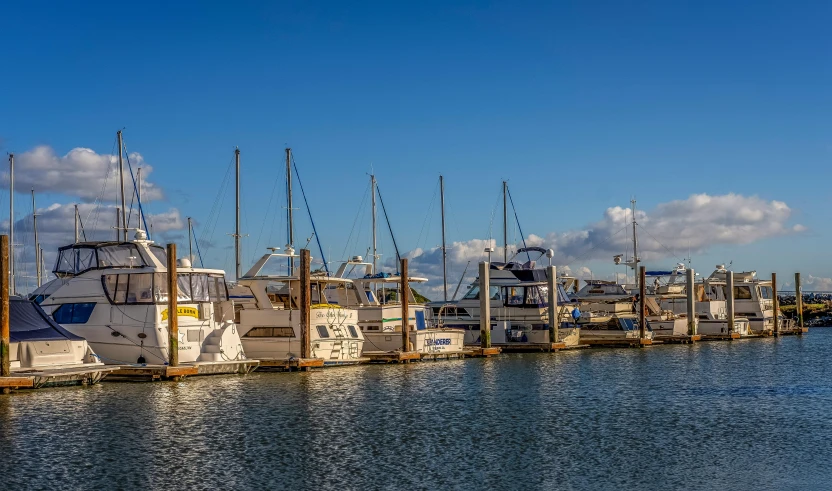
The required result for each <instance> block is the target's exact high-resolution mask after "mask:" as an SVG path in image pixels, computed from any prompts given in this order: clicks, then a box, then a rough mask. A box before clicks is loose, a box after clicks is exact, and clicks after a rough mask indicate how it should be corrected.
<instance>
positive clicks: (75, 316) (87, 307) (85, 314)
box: [52, 303, 95, 324]
mask: <svg viewBox="0 0 832 491" xmlns="http://www.w3.org/2000/svg"><path fill="white" fill-rule="evenodd" d="M94 308H95V303H65V304H63V305H61V306H60V307H58V308H57V309H55V310H54V311H53V312H52V318H53V319H54V320H55V322H57V323H58V324H86V322H87V321H88V320H90V316H91V315H92V311H93V309H94Z"/></svg>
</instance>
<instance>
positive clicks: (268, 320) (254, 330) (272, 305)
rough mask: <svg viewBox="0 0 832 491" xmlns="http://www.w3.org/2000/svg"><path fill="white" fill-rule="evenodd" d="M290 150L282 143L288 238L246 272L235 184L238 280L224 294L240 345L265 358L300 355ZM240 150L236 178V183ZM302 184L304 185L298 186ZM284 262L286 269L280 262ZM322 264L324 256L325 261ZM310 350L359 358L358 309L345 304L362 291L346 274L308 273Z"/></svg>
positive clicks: (333, 361)
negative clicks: (242, 262) (231, 303)
mask: <svg viewBox="0 0 832 491" xmlns="http://www.w3.org/2000/svg"><path fill="white" fill-rule="evenodd" d="M291 152H292V150H291V149H289V148H287V149H286V179H287V191H288V192H287V205H288V206H287V212H288V216H287V219H288V223H289V227H288V228H289V238H288V239H289V243H288V244H287V245H286V246H285V247H284V248H283V252H278V251H280V248H276V247H272V248H269V252H267V253H266V254H264V255H263V256H262V257H261V258H260V259H259V260H258V261H257V263H255V264H254V266H253V267H252V268H251V269H250V270H249V271H248V272H246V273H245V274H241V270H240V254H239V251H240V249H239V236H240V231H239V185H238V186H237V189H238V207H237V209H238V214H237V224H238V225H237V234H236V237H235V239H236V241H235V245H236V251H237V281H236V282H235V284H234V285H232V286H231V288H230V290H229V294H230V296H231V298H232V299H233V300H234V302H235V312H236V313H235V319H234V320H235V322H236V323H237V325H238V328H239V330H240V335H241V340H242V343H243V347H244V349H245V350H246V353H248V354H249V355H250V356H253V357H256V358H257V359H259V360H261V361H263V362H266V363H268V362H269V361H283V360H289V359H293V358H300V357H301V325H300V310H299V307H298V306H299V305H300V292H301V283H300V275H299V269H298V261H299V258H300V256H299V255H297V254H295V249H294V246H293V241H294V221H293V214H292V210H293V209H292V153H291ZM239 176H240V173H239V152H237V182H238V183H239V178H240V177H239ZM301 190H303V188H302V187H301ZM284 267H285V268H286V269H285V270H284V269H283V268H284ZM324 267H325V268H326V261H324ZM310 284H311V292H310V293H311V299H312V307H311V316H310V319H311V323H312V326H311V329H310V345H311V356H312V357H313V358H321V359H323V360H324V365H349V364H355V363H359V362H361V361H362V357H361V352H362V349H363V345H364V335H363V333H362V332H361V330H360V329H359V328H358V312H357V311H356V310H355V309H354V308H352V307H350V305H355V304H356V303H358V304H360V303H361V297H360V295H359V292H358V290H357V289H356V288H355V285H354V284H353V282H352V281H351V280H349V279H344V278H337V277H330V276H329V274H327V273H326V272H316V273H314V274H312V277H311V281H310Z"/></svg>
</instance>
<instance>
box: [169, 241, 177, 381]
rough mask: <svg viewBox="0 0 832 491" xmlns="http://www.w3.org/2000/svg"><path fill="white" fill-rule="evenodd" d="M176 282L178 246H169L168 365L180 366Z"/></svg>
mask: <svg viewBox="0 0 832 491" xmlns="http://www.w3.org/2000/svg"><path fill="white" fill-rule="evenodd" d="M178 292H179V288H178V286H177V282H176V244H168V365H170V366H172V367H178V366H179V315H178V314H179V313H178V310H177V309H178V305H177V293H178Z"/></svg>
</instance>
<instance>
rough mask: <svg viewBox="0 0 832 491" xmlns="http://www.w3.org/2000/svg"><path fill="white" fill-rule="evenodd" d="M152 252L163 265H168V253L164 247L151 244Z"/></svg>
mask: <svg viewBox="0 0 832 491" xmlns="http://www.w3.org/2000/svg"><path fill="white" fill-rule="evenodd" d="M150 252H152V253H153V255H154V256H155V257H156V260H157V261H159V262H160V263H162V266H167V265H168V253H167V251H166V250H165V248H164V247H159V246H153V245H152V246H150Z"/></svg>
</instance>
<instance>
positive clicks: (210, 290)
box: [103, 273, 228, 304]
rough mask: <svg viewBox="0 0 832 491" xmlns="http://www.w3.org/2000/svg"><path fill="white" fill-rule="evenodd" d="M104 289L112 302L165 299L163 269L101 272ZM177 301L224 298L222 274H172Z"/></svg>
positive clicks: (203, 300)
mask: <svg viewBox="0 0 832 491" xmlns="http://www.w3.org/2000/svg"><path fill="white" fill-rule="evenodd" d="M103 278H104V280H103V281H104V291H105V293H106V294H107V299H108V300H109V301H110V302H111V303H114V304H152V303H165V302H167V301H168V274H167V273H125V274H108V275H104V277H103ZM176 280H177V285H178V295H177V299H178V300H179V301H180V302H183V303H187V302H209V301H210V302H216V301H225V300H228V291H227V289H226V286H225V278H224V277H223V276H222V275H217V274H214V275H206V274H198V273H194V274H181V275H178V277H177V278H176Z"/></svg>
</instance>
